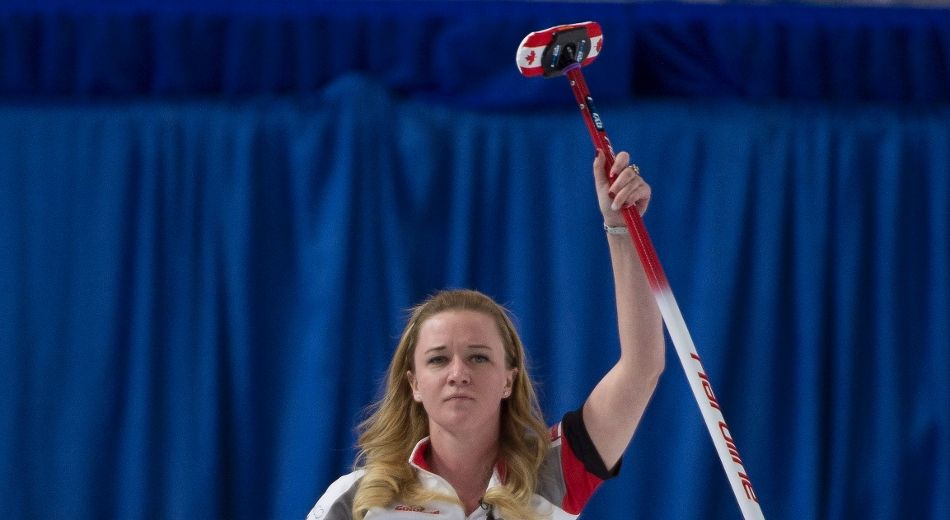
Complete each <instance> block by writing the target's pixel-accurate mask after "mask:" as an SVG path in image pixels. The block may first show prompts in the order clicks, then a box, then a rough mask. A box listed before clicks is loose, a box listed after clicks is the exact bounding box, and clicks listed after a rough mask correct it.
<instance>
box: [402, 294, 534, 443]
mask: <svg viewBox="0 0 950 520" xmlns="http://www.w3.org/2000/svg"><path fill="white" fill-rule="evenodd" d="M505 357H506V356H505V349H504V344H503V343H502V339H501V335H500V334H499V332H498V326H497V325H496V324H495V320H494V319H492V317H491V316H489V315H487V314H484V313H481V312H477V311H468V310H457V311H455V310H453V311H445V312H440V313H438V314H435V315H433V316H431V317H430V318H429V319H427V320H426V321H425V322H423V323H422V326H421V327H420V328H419V336H418V339H417V341H416V349H415V352H414V354H413V361H414V367H415V368H414V370H413V371H410V372H409V373H408V374H407V376H408V378H409V384H410V386H411V388H412V391H413V397H414V398H415V400H416V401H418V402H420V403H422V405H423V407H424V408H425V410H426V413H427V414H428V416H429V429H430V431H435V430H436V429H443V430H446V431H448V432H451V433H454V434H464V433H471V432H477V431H479V430H480V429H483V428H495V429H497V428H498V422H499V417H500V409H501V400H502V399H504V398H506V397H508V396H509V395H510V393H511V387H512V383H513V382H514V378H515V374H516V373H517V371H518V370H517V369H516V368H508V366H507V363H506V360H505Z"/></svg>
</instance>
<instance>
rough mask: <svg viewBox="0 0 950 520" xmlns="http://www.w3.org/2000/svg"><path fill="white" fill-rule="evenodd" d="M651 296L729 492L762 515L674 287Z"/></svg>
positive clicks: (747, 513)
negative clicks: (722, 471) (711, 443)
mask: <svg viewBox="0 0 950 520" xmlns="http://www.w3.org/2000/svg"><path fill="white" fill-rule="evenodd" d="M653 296H654V297H655V298H656V303H657V305H658V306H659V307H660V314H662V315H663V321H664V322H665V323H666V330H667V331H669V333H670V338H672V340H673V346H674V347H675V348H676V354H677V357H679V360H680V364H681V365H682V366H683V370H684V371H685V372H686V379H687V380H688V381H689V387H690V389H692V390H693V397H695V398H696V404H698V405H699V410H700V412H702V414H703V420H704V421H705V422H706V429H708V430H709V435H710V436H711V437H712V441H713V444H714V445H715V446H716V453H718V454H719V459H720V461H722V467H723V469H724V470H726V476H727V477H728V478H729V483H730V484H731V485H732V492H733V493H734V494H735V496H736V500H737V501H738V502H739V508H740V509H741V510H742V516H743V518H745V519H746V520H752V519H764V518H765V516H763V514H762V508H761V507H759V499H758V497H757V496H756V494H755V491H754V490H753V489H752V481H751V480H749V475H748V474H747V473H746V470H745V467H743V465H742V458H741V457H739V449H738V448H737V447H736V443H735V441H734V440H733V439H732V434H731V433H730V432H729V427H728V426H727V425H726V419H725V418H724V417H723V415H722V409H721V408H720V406H719V401H717V400H716V394H715V393H714V392H713V389H712V384H711V383H710V382H709V377H708V376H707V375H706V370H705V369H704V368H703V364H702V362H700V359H699V355H698V354H697V353H696V346H695V345H694V344H693V339H692V338H691V337H690V335H689V330H688V329H687V328H686V322H685V321H684V320H683V313H682V312H680V309H679V306H678V305H677V304H676V299H675V298H674V297H673V291H671V290H670V287H669V285H667V286H666V287H661V288H660V289H659V290H654V291H653Z"/></svg>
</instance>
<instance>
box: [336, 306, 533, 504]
mask: <svg viewBox="0 0 950 520" xmlns="http://www.w3.org/2000/svg"><path fill="white" fill-rule="evenodd" d="M450 310H471V311H476V312H482V313H485V314H487V315H488V316H490V317H491V318H493V319H494V320H495V323H496V324H497V325H498V331H499V332H500V333H501V338H502V342H503V343H504V348H505V354H506V358H507V359H506V361H507V365H508V368H517V369H518V371H517V373H516V374H515V380H514V384H513V385H512V391H511V396H510V397H509V398H508V399H505V400H503V401H502V403H501V424H500V431H499V451H498V455H499V458H500V459H501V460H504V461H505V466H506V478H505V482H504V484H503V485H502V486H498V487H495V488H493V489H491V490H490V491H488V492H487V493H486V494H485V497H484V498H483V501H484V502H485V503H486V504H490V505H492V506H494V507H495V509H496V511H498V512H499V516H502V517H504V518H505V519H506V520H533V519H536V518H538V515H537V513H535V512H534V511H533V510H532V508H531V506H530V502H531V498H532V496H533V495H534V491H535V487H536V484H537V478H538V470H539V468H540V467H541V463H542V461H543V459H544V456H545V454H546V453H547V450H548V445H549V434H548V430H547V426H545V423H544V419H543V417H542V414H541V408H540V406H539V405H538V399H537V395H536V394H535V392H534V388H533V385H532V383H531V379H530V377H529V376H528V370H527V367H526V366H525V352H524V346H523V345H522V343H521V339H520V338H519V337H518V333H517V331H516V330H515V327H514V324H513V323H512V321H511V318H510V317H509V315H508V312H507V311H506V310H505V308H504V307H502V306H501V305H499V304H498V303H496V302H495V301H494V300H493V299H491V298H490V297H488V296H486V295H485V294H482V293H480V292H478V291H473V290H448V291H441V292H438V293H436V294H434V295H432V296H430V297H429V298H428V299H426V300H425V301H424V302H422V303H421V304H419V305H418V306H416V307H414V308H413V309H412V313H411V314H410V317H409V320H408V322H407V323H406V328H405V329H404V330H403V333H402V337H401V338H400V340H399V344H398V346H397V347H396V352H395V353H394V354H393V358H392V361H391V363H390V365H389V370H388V372H387V376H386V389H385V394H384V395H383V397H382V399H380V400H379V401H377V402H376V403H375V404H374V405H372V407H371V408H370V411H371V412H372V413H371V415H370V416H369V417H368V418H367V419H366V420H365V421H363V422H362V423H361V424H360V426H359V432H360V435H359V440H358V446H359V455H358V456H357V458H356V466H357V467H362V468H363V469H364V470H365V473H364V475H363V477H362V479H361V480H360V483H359V486H358V488H357V491H356V496H355V497H354V500H353V517H354V518H355V519H357V520H362V519H363V517H364V516H366V513H367V512H368V511H369V510H370V508H373V507H386V506H388V505H390V504H392V503H393V502H394V501H396V500H399V501H402V502H405V503H409V504H425V503H426V502H429V501H432V500H440V501H446V502H455V503H460V502H459V500H458V498H456V497H450V496H446V495H441V494H437V493H434V492H431V491H427V490H425V489H423V488H422V486H421V485H420V484H419V481H418V479H417V478H416V476H415V473H414V471H413V469H412V467H411V466H409V464H408V460H409V456H410V454H411V453H412V449H413V448H414V447H415V445H416V443H417V442H418V441H419V440H420V439H422V438H423V437H425V436H426V435H428V434H429V420H428V416H427V415H426V411H425V409H424V408H423V407H422V404H421V403H418V402H416V401H415V400H414V399H413V398H412V392H411V389H410V387H409V384H408V382H407V379H406V373H407V371H410V370H413V356H414V354H415V348H416V342H417V339H418V335H419V328H420V327H421V325H422V323H423V322H425V321H426V320H427V319H429V318H431V317H432V316H434V315H436V314H439V313H440V312H444V311H450Z"/></svg>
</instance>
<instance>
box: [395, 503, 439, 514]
mask: <svg viewBox="0 0 950 520" xmlns="http://www.w3.org/2000/svg"><path fill="white" fill-rule="evenodd" d="M393 511H396V512H397V513H422V514H424V515H441V514H442V512H441V511H439V510H438V509H429V508H426V507H422V506H409V505H405V504H397V505H396V507H394V508H393Z"/></svg>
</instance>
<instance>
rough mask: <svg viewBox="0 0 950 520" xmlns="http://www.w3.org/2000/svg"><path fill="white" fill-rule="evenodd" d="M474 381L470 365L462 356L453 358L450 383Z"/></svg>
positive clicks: (463, 383) (460, 383) (462, 383)
mask: <svg viewBox="0 0 950 520" xmlns="http://www.w3.org/2000/svg"><path fill="white" fill-rule="evenodd" d="M471 382H472V375H471V373H470V372H469V369H468V366H467V365H466V364H465V362H464V361H463V360H462V359H461V358H458V357H456V358H453V359H452V365H451V366H450V367H449V383H450V384H456V385H467V384H469V383H471Z"/></svg>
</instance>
